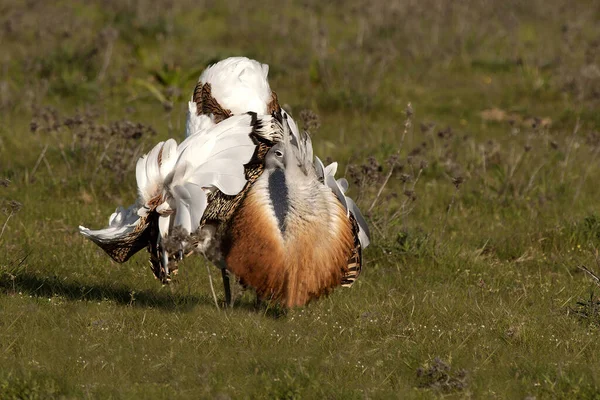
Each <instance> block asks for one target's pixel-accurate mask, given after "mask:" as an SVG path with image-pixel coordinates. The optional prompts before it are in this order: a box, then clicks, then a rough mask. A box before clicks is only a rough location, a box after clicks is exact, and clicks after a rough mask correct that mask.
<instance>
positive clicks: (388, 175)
mask: <svg viewBox="0 0 600 400" xmlns="http://www.w3.org/2000/svg"><path fill="white" fill-rule="evenodd" d="M399 153H400V152H398V154H399ZM395 165H396V163H394V164H393V165H392V166H391V167H390V172H388V174H387V176H386V177H385V180H384V181H383V183H382V184H381V186H380V187H379V191H378V192H377V195H376V196H375V198H374V199H373V202H372V203H371V207H369V210H368V211H367V213H370V212H371V210H373V207H375V204H376V203H377V200H379V197H380V196H381V193H382V192H383V189H384V188H385V185H387V183H388V181H389V180H390V177H391V176H392V174H393V173H394V166H395Z"/></svg>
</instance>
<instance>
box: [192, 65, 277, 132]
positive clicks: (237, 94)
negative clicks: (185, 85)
mask: <svg viewBox="0 0 600 400" xmlns="http://www.w3.org/2000/svg"><path fill="white" fill-rule="evenodd" d="M268 74H269V66H268V65H267V64H261V63H259V62H258V61H255V60H251V59H249V58H246V57H230V58H227V59H225V60H222V61H219V62H218V63H216V64H213V65H211V66H210V67H208V68H206V69H205V70H204V72H202V75H200V79H199V80H198V81H199V82H200V83H202V84H206V83H208V84H210V89H211V94H212V96H213V97H214V98H215V99H216V100H217V101H218V103H219V104H220V105H221V107H223V108H224V109H226V110H229V111H230V112H231V113H232V114H233V115H239V114H243V113H246V112H255V113H257V114H258V115H264V114H268V112H267V107H268V106H267V105H268V103H269V102H270V101H271V96H272V92H271V88H270V87H269V82H268V80H267V75H268ZM193 100H194V99H193V98H192V101H190V102H189V103H188V107H189V110H188V116H187V124H186V136H190V135H193V134H194V133H196V132H199V131H201V130H202V129H203V128H206V127H207V126H212V125H214V124H215V121H214V116H211V115H203V114H201V115H197V112H196V103H195V102H194V101H193Z"/></svg>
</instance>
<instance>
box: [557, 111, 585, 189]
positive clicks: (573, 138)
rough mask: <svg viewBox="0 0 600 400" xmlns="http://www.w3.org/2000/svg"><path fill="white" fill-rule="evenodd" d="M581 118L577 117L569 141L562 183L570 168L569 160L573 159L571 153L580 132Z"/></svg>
mask: <svg viewBox="0 0 600 400" xmlns="http://www.w3.org/2000/svg"><path fill="white" fill-rule="evenodd" d="M579 126H580V125H579V117H577V121H576V122H575V128H573V132H572V133H571V137H570V140H569V148H568V149H567V156H566V157H565V163H564V165H563V170H562V172H561V174H560V183H561V184H562V183H564V182H565V172H566V171H567V167H568V166H569V158H570V157H571V151H572V150H573V142H574V141H575V135H576V134H577V131H579Z"/></svg>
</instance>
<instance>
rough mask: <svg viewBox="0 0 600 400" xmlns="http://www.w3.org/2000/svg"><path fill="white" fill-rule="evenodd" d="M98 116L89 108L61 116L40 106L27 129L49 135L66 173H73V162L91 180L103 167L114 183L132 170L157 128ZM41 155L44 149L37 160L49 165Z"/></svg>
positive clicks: (54, 110) (51, 109)
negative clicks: (108, 120) (106, 119)
mask: <svg viewBox="0 0 600 400" xmlns="http://www.w3.org/2000/svg"><path fill="white" fill-rule="evenodd" d="M98 119H99V116H98V113H97V112H96V111H94V110H93V109H90V108H86V109H84V110H79V111H77V112H76V113H75V114H74V115H72V116H63V115H61V114H60V113H59V112H58V111H57V110H56V109H54V108H52V107H42V108H40V109H38V110H36V111H35V112H34V116H33V118H32V120H31V123H30V130H31V132H32V133H34V134H40V135H41V134H44V135H48V136H50V137H51V138H52V141H51V145H52V146H53V148H54V150H56V151H57V152H58V153H60V155H61V158H62V160H63V162H64V164H65V167H66V169H67V172H68V173H70V172H72V170H73V168H72V165H71V163H72V162H74V163H77V164H78V168H77V169H78V170H79V171H80V172H81V173H82V174H85V176H86V177H87V178H88V179H89V178H91V179H92V180H93V179H94V178H95V177H96V176H97V175H98V173H99V171H100V170H103V171H107V172H109V173H110V175H111V177H112V179H113V180H116V182H122V181H123V180H124V179H127V178H129V177H130V176H131V174H130V173H129V172H131V171H133V170H134V169H135V165H136V162H137V160H138V159H139V157H140V156H141V155H142V154H143V150H144V147H145V144H146V143H145V139H149V138H152V137H154V136H155V135H156V131H155V130H154V128H153V127H152V126H149V125H145V124H143V123H140V122H132V121H129V120H127V119H121V120H116V121H111V122H108V123H101V122H99V121H98ZM67 153H68V154H67ZM44 156H45V150H44V151H43V152H42V155H41V156H40V160H42V159H43V160H44V162H45V163H46V164H47V166H48V167H49V164H48V161H47V160H46V159H44ZM35 169H36V168H35V167H34V172H35ZM49 169H50V167H49ZM32 175H33V173H32Z"/></svg>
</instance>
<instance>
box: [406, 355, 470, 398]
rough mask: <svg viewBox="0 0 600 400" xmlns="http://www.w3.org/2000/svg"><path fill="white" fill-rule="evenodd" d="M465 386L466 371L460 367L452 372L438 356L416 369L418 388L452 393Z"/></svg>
mask: <svg viewBox="0 0 600 400" xmlns="http://www.w3.org/2000/svg"><path fill="white" fill-rule="evenodd" d="M467 386H468V384H467V371H466V370H464V369H460V370H458V371H456V372H453V371H452V368H451V367H450V365H449V364H448V363H446V362H444V361H443V360H442V359H440V358H439V357H436V358H434V359H433V361H432V362H430V363H429V364H427V365H426V366H424V367H419V368H418V369H417V387H418V388H422V389H434V390H438V391H441V392H442V393H452V392H458V391H461V390H464V389H465V388H466V387H467Z"/></svg>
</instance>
